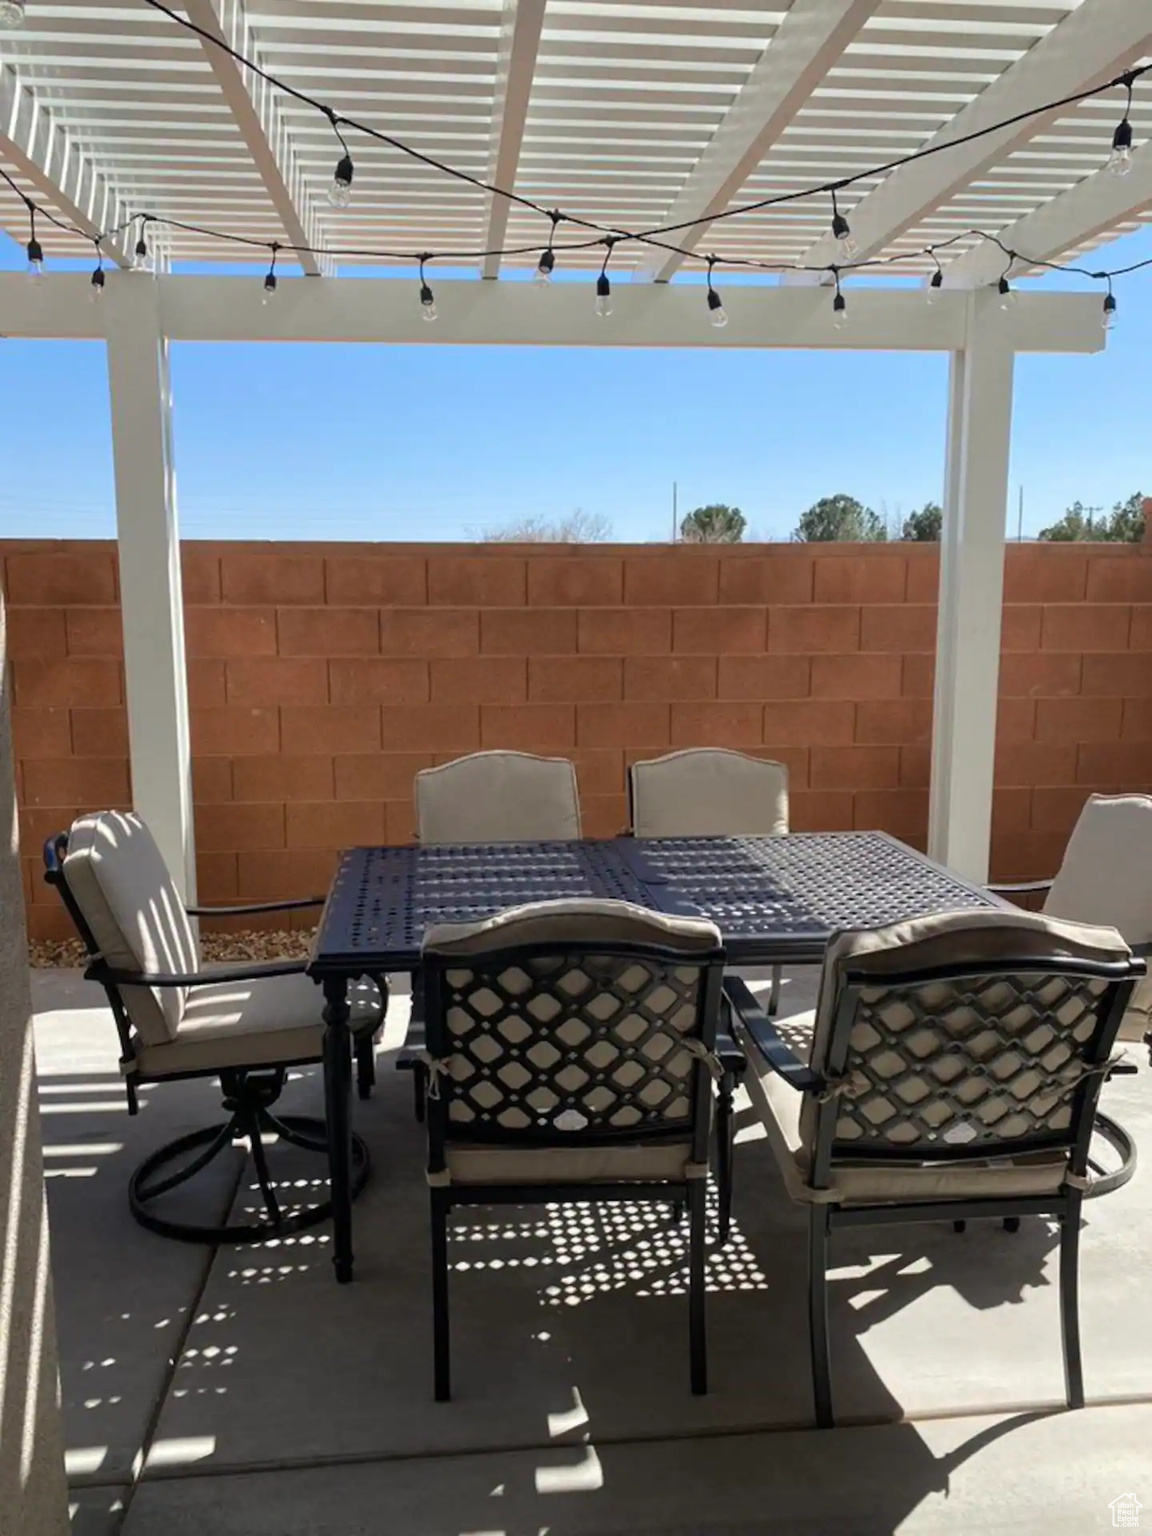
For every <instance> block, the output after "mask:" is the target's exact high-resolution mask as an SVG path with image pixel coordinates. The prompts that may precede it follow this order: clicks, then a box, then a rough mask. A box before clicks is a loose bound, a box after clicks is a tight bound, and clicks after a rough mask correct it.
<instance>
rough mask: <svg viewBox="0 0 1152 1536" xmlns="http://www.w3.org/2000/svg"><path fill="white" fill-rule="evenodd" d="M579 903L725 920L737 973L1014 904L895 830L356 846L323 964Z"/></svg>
mask: <svg viewBox="0 0 1152 1536" xmlns="http://www.w3.org/2000/svg"><path fill="white" fill-rule="evenodd" d="M565 896H595V897H609V898H615V899H618V900H624V901H634V902H638V903H640V904H641V905H643V906H650V907H654V908H656V909H658V910H660V911H664V912H677V913H691V914H703V915H705V916H708V917H711V918H712V919H713V921H714V922H716V923H717V925H718V926H719V928H720V931H721V933H722V934H723V936H724V943H725V946H726V948H727V950H728V956H729V959H730V960H731V962H732V963H733V964H736V965H758V964H763V965H767V964H774V963H777V962H781V963H788V962H791V963H803V962H805V961H814V960H819V959H820V957H821V955H822V953H823V950H824V946H825V945H826V944H827V942H828V937H829V935H830V934H831V933H833V932H835V931H836V930H837V929H840V928H872V927H879V926H881V925H883V924H885V923H892V922H897V921H900V920H902V919H905V918H913V917H923V916H926V915H927V914H929V913H932V912H946V911H955V910H956V909H957V908H964V907H995V906H1000V905H1002V903H1001V902H999V901H998V900H997V898H996V897H994V896H991V895H990V894H989V893H988V892H986V891H983V890H981V889H979V888H978V887H976V886H972V885H969V884H968V883H967V882H966V881H964V880H961V879H960V878H959V877H958V876H956V875H953V874H951V873H950V872H949V871H948V870H945V869H942V868H940V866H938V865H936V864H933V863H932V862H931V861H930V860H928V859H926V858H925V857H924V856H923V855H922V854H919V853H917V852H916V851H915V849H913V848H909V847H907V846H906V845H905V844H903V843H900V842H898V841H897V840H896V839H895V838H892V837H889V836H888V835H887V834H885V833H882V832H808V833H805V832H797V833H790V834H789V835H788V836H786V837H719V838H703V837H698V838H672V839H660V840H641V839H632V838H617V839H615V840H614V841H611V842H571V843H491V844H469V845H467V846H463V845H461V846H441V845H438V846H429V847H409V848H354V849H352V850H351V851H350V852H349V853H346V854H345V855H344V857H343V859H342V860H341V863H340V868H339V870H338V871H337V873H336V878H335V880H334V882H333V885H332V890H331V893H330V894H329V897H328V902H327V905H326V906H325V908H324V913H323V916H322V918H321V921H320V928H319V931H318V932H317V935H316V940H315V943H314V945H313V950H312V960H311V965H310V969H311V971H312V972H313V974H315V975H317V976H320V975H324V974H326V973H327V974H333V973H337V972H343V973H346V974H355V973H357V972H361V971H387V970H392V971H400V970H410V969H412V968H413V967H414V966H415V965H416V963H417V961H418V960H419V956H420V942H421V939H422V937H423V934H424V930H425V928H427V927H429V926H430V925H431V924H432V923H438V922H468V921H473V920H475V919H477V918H481V917H487V916H490V915H491V914H492V913H494V912H499V911H500V910H501V909H502V908H504V907H510V906H518V905H520V904H521V903H523V902H530V901H548V900H553V899H555V898H558V897H565Z"/></svg>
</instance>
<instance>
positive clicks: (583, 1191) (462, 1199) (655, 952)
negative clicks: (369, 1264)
mask: <svg viewBox="0 0 1152 1536" xmlns="http://www.w3.org/2000/svg"><path fill="white" fill-rule="evenodd" d="M590 956H591V957H595V958H596V959H597V960H619V961H621V962H625V961H629V960H633V961H639V962H642V963H645V964H647V965H649V966H650V967H654V968H657V967H661V966H663V967H667V968H669V969H673V968H680V967H696V966H698V967H699V969H700V971H701V973H702V975H701V986H700V996H699V1003H698V1014H697V1025H696V1030H695V1032H694V1035H695V1038H696V1039H698V1040H699V1041H700V1043H701V1044H702V1045H703V1047H704V1048H705V1049H706V1050H707V1051H709V1052H711V1053H713V1054H714V1055H719V1053H720V1051H721V1050H724V1051H725V1052H726V1054H727V1056H728V1058H729V1060H728V1061H727V1066H728V1067H729V1068H731V1067H732V1066H733V1065H734V1063H733V1062H732V1060H731V1057H732V1055H733V1053H734V1054H735V1055H736V1056H738V1057H739V1064H740V1066H741V1067H742V1066H743V1053H742V1052H740V1051H739V1050H738V1049H737V1048H736V1047H735V1045H734V1044H733V1043H731V1042H726V1043H725V1042H723V1041H719V1040H718V1024H719V1020H720V1010H721V996H722V991H721V989H722V985H723V971H724V960H723V951H722V950H720V951H708V952H702V953H701V954H699V955H691V956H690V955H686V954H685V953H684V951H682V950H676V949H670V948H666V947H664V946H662V945H658V944H638V943H612V944H608V943H603V942H597V943H581V942H577V941H563V942H556V941H553V942H548V943H540V944H532V945H517V946H513V947H509V948H507V949H503V950H500V951H490V952H488V953H485V954H483V955H480V956H474V957H473V956H469V957H462V956H461V957H455V956H453V957H447V956H437V955H430V956H429V957H428V958H427V960H426V961H425V964H424V967H423V971H422V976H423V984H424V1003H425V1026H426V1030H427V1039H428V1057H429V1058H430V1060H431V1061H432V1062H440V1061H443V1060H445V1059H446V1058H449V1057H451V1056H452V1055H454V1054H456V1051H457V1049H458V1044H457V1043H456V1042H454V1040H453V1037H452V1036H451V1035H450V1034H449V1031H448V1026H447V1018H446V1015H447V1008H448V1000H449V994H450V990H451V989H450V984H449V983H448V982H447V980H446V972H447V971H449V970H460V969H470V970H473V971H479V972H481V973H482V974H483V975H485V976H491V975H494V974H497V973H499V972H501V971H504V970H507V969H509V968H511V967H514V966H517V965H524V964H526V963H530V962H531V961H532V960H535V959H541V958H549V959H551V958H560V957H563V958H564V959H573V960H575V959H579V958H582V957H590ZM606 989H607V983H606ZM606 1028H607V1026H606ZM722 1064H724V1063H722ZM556 1066H557V1068H558V1070H562V1067H563V1062H560V1063H557V1064H556ZM417 1070H418V1075H419V1076H420V1077H422V1078H427V1075H428V1066H427V1064H426V1063H421V1064H419V1066H418V1069H417ZM552 1087H553V1090H554V1092H555V1093H556V1095H557V1097H558V1098H559V1100H560V1101H561V1103H564V1102H566V1101H570V1102H571V1104H572V1106H573V1107H576V1102H577V1101H576V1100H575V1098H574V1097H573V1096H571V1095H568V1094H567V1093H566V1092H565V1090H564V1089H563V1088H562V1087H561V1086H560V1085H558V1084H552ZM452 1089H453V1084H452V1079H451V1077H450V1076H447V1075H444V1074H439V1081H437V1080H436V1079H434V1080H433V1081H432V1082H431V1083H430V1084H429V1085H428V1088H427V1091H426V1094H425V1104H426V1108H427V1124H428V1175H429V1183H430V1189H429V1194H430V1196H431V1217H432V1307H433V1333H434V1344H433V1359H434V1371H433V1375H434V1388H435V1396H436V1399H437V1401H441V1402H443V1401H446V1400H447V1399H448V1398H449V1397H450V1395H451V1386H450V1382H451V1378H450V1347H449V1314H448V1217H449V1215H450V1213H451V1211H452V1209H453V1208H454V1207H455V1206H473V1205H532V1204H552V1203H564V1204H571V1203H575V1202H604V1201H620V1200H642V1201H655V1202H663V1203H668V1202H669V1201H672V1202H673V1204H674V1205H675V1206H676V1207H677V1209H678V1211H679V1210H680V1209H682V1208H683V1207H686V1208H687V1211H688V1218H689V1223H690V1231H689V1262H688V1269H689V1303H688V1312H689V1359H690V1378H691V1386H692V1391H693V1392H694V1393H703V1392H705V1391H707V1345H706V1338H705V1318H704V1294H705V1285H704V1256H705V1196H706V1180H705V1179H703V1178H684V1179H682V1180H659V1181H650V1182H641V1181H625V1182H620V1183H585V1184H574V1183H565V1182H553V1183H545V1182H540V1183H525V1184H453V1183H447V1182H446V1183H443V1184H438V1183H437V1182H436V1176H437V1175H439V1174H445V1173H446V1171H447V1153H448V1150H449V1148H450V1147H451V1145H452V1143H453V1142H454V1141H462V1142H467V1143H469V1144H470V1145H477V1144H480V1143H484V1144H486V1145H491V1146H499V1147H505V1148H509V1149H518V1150H528V1149H532V1148H543V1147H556V1146H564V1147H580V1146H583V1147H589V1146H601V1147H603V1146H612V1145H615V1144H621V1145H635V1144H636V1143H638V1142H639V1143H644V1144H647V1145H654V1144H658V1143H659V1142H661V1141H665V1140H675V1141H683V1140H685V1139H686V1137H687V1138H688V1139H690V1141H691V1147H692V1161H693V1162H694V1163H696V1164H703V1163H705V1162H706V1161H707V1158H708V1149H709V1139H710V1128H711V1118H712V1115H711V1106H712V1078H711V1075H710V1073H709V1071H708V1067H707V1065H706V1063H705V1062H703V1061H697V1062H696V1063H695V1064H694V1067H693V1078H692V1086H691V1090H690V1096H691V1110H690V1114H689V1117H688V1119H687V1120H686V1121H683V1122H679V1121H678V1122H676V1123H674V1124H672V1125H668V1126H660V1127H658V1128H648V1129H644V1128H643V1127H642V1126H641V1127H636V1126H627V1127H624V1128H619V1127H611V1126H605V1125H603V1124H600V1125H597V1124H596V1121H595V1117H594V1116H592V1117H590V1119H591V1126H590V1128H588V1129H583V1130H576V1131H571V1132H557V1131H555V1130H553V1129H536V1128H525V1129H522V1130H521V1129H516V1130H512V1129H506V1128H504V1127H501V1126H498V1125H496V1124H492V1125H489V1126H486V1127H485V1126H476V1125H474V1124H467V1125H464V1126H457V1125H456V1124H454V1123H453V1121H452V1120H451V1119H450V1118H449V1113H448V1109H449V1104H450V1102H451V1098H452ZM727 1111H728V1115H729V1119H730V1117H731V1101H730V1099H729V1102H728V1106H727ZM726 1143H727V1144H728V1145H729V1146H730V1141H729V1140H728V1137H727V1134H726V1135H725V1136H722V1137H721V1139H720V1144H721V1146H722V1147H723V1146H724V1145H725V1144H726ZM727 1166H728V1176H729V1181H730V1172H731V1159H730V1156H729V1157H728V1162H727ZM728 1198H729V1201H730V1188H729V1196H728ZM722 1204H723V1197H722Z"/></svg>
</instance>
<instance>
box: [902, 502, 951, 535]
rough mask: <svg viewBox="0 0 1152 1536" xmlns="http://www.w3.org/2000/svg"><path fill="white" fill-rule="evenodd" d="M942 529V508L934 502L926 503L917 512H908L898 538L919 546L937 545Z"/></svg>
mask: <svg viewBox="0 0 1152 1536" xmlns="http://www.w3.org/2000/svg"><path fill="white" fill-rule="evenodd" d="M943 527H944V508H943V507H941V506H939V505H938V504H937V503H936V502H934V501H926V502H925V503H924V505H923V506H922V507H921V508H920V510H919V512H909V514H908V516H907V517H906V518H905V519H904V529H903V531H902V533H901V534H900V537H901V538H902V539H907V540H916V541H918V542H919V543H921V544H939V542H940V534H941V532H942V530H943Z"/></svg>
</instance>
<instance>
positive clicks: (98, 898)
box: [61, 811, 200, 1045]
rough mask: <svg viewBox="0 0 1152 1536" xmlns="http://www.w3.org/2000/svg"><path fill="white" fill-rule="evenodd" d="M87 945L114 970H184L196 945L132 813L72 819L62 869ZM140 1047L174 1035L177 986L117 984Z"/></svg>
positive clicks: (190, 967)
mask: <svg viewBox="0 0 1152 1536" xmlns="http://www.w3.org/2000/svg"><path fill="white" fill-rule="evenodd" d="M61 872H62V875H63V879H64V883H65V886H66V888H67V892H68V895H69V896H70V897H71V902H70V903H69V904H70V906H71V905H72V904H74V908H75V910H74V911H73V916H74V917H75V918H76V920H77V922H78V924H79V926H80V928H81V935H82V937H83V938H84V939H85V942H86V943H87V944H88V947H89V949H90V950H92V951H93V952H95V953H98V954H100V955H101V956H102V957H103V958H104V959H105V960H106V961H107V962H108V964H109V965H110V966H111V967H112V968H113V969H115V970H124V971H154V972H161V973H164V972H167V973H169V974H172V973H179V974H184V975H187V974H190V973H191V972H194V971H198V970H199V969H200V950H199V946H198V944H197V942H196V937H195V934H194V933H193V932H192V925H191V924H190V923H189V921H188V916H187V913H186V912H185V910H184V903H183V901H182V900H181V899H180V893H179V892H178V891H177V889H176V886H175V884H174V882H173V880H172V876H171V875H170V874H169V872H168V866H167V865H166V864H165V862H164V857H163V855H162V854H161V852H160V850H159V848H158V847H157V846H156V840H155V839H154V838H153V836H152V833H151V832H150V831H149V830H148V827H147V826H146V825H145V823H144V822H143V820H142V819H141V818H140V817H139V816H137V815H136V813H135V812H134V811H100V812H95V813H93V814H92V815H88V816H81V817H79V818H78V819H77V820H76V821H74V822H73V823H72V828H71V831H70V832H69V834H68V839H67V849H66V851H65V852H64V856H63V861H62V869H61ZM119 994H120V998H121V1001H122V1002H123V1005H124V1009H125V1011H126V1013H127V1015H128V1019H129V1022H130V1023H131V1025H132V1027H133V1028H134V1029H135V1031H136V1033H137V1034H138V1035H139V1037H140V1039H141V1040H142V1041H143V1042H144V1043H145V1044H146V1045H163V1044H164V1043H165V1041H168V1040H172V1039H174V1038H175V1036H176V1030H177V1028H178V1027H179V1024H180V1020H181V1019H182V1017H183V1015H184V1007H185V1003H186V1000H187V989H186V988H184V987H120V988H119Z"/></svg>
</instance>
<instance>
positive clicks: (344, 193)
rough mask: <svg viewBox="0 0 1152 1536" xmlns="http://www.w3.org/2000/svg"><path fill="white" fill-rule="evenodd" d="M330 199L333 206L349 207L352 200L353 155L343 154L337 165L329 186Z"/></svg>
mask: <svg viewBox="0 0 1152 1536" xmlns="http://www.w3.org/2000/svg"><path fill="white" fill-rule="evenodd" d="M328 201H329V202H330V203H331V204H332V206H333V208H347V206H348V204H349V203H350V202H351V201H352V156H351V155H343V156H341V159H340V163H339V165H337V167H336V174H335V175H334V176H333V178H332V185H331V186H330V187H329V188H328Z"/></svg>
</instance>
